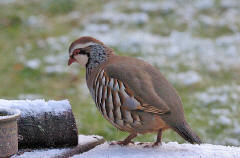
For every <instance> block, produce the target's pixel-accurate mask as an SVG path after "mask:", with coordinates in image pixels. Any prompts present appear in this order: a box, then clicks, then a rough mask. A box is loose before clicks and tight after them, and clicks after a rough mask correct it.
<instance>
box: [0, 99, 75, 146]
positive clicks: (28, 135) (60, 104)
mask: <svg viewBox="0 0 240 158" xmlns="http://www.w3.org/2000/svg"><path fill="white" fill-rule="evenodd" d="M0 106H7V107H9V108H14V109H19V110H20V111H21V117H20V119H19V120H18V138H19V139H18V146H19V149H24V148H49V147H69V146H76V145H77V144H78V130H77V126H76V121H75V118H74V116H73V113H72V109H71V106H70V104H69V102H68V101H67V100H63V101H48V102H45V101H44V100H34V101H29V100H27V101H22V100H21V101H20V100H14V101H7V100H0Z"/></svg>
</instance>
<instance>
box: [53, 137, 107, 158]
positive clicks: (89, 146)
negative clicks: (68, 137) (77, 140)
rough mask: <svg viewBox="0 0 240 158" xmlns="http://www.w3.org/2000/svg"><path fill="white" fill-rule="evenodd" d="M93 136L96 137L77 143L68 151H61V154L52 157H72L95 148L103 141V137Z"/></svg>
mask: <svg viewBox="0 0 240 158" xmlns="http://www.w3.org/2000/svg"><path fill="white" fill-rule="evenodd" d="M95 138H96V139H95V140H93V141H90V142H88V143H86V144H79V145H78V146H76V147H74V148H72V149H69V150H68V151H66V152H65V153H63V154H61V155H58V156H55V157H54V158H68V157H72V156H74V155H77V154H81V153H83V152H87V151H89V150H91V149H93V148H95V147H96V146H97V145H100V144H102V143H104V142H105V140H104V138H97V137H95Z"/></svg>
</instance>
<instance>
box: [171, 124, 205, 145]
mask: <svg viewBox="0 0 240 158" xmlns="http://www.w3.org/2000/svg"><path fill="white" fill-rule="evenodd" d="M172 128H173V129H174V130H175V131H176V132H177V133H178V134H179V135H180V136H181V137H182V138H183V139H185V140H186V141H188V142H190V143H191V144H194V143H197V144H201V143H202V141H201V139H200V138H199V137H198V136H197V134H195V133H194V132H193V131H192V129H191V128H190V126H189V125H188V124H187V123H186V122H184V123H182V124H179V125H177V126H173V127H172Z"/></svg>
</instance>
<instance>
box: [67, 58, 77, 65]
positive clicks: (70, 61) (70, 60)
mask: <svg viewBox="0 0 240 158" xmlns="http://www.w3.org/2000/svg"><path fill="white" fill-rule="evenodd" d="M74 62H76V59H74V58H72V57H70V58H69V60H68V66H70V65H71V64H72V63H74Z"/></svg>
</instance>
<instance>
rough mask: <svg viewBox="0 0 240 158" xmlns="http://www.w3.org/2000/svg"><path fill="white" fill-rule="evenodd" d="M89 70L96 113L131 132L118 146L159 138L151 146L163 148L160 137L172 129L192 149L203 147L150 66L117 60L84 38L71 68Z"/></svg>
mask: <svg viewBox="0 0 240 158" xmlns="http://www.w3.org/2000/svg"><path fill="white" fill-rule="evenodd" d="M74 62H78V63H79V64H80V65H82V66H84V67H86V82H87V86H88V88H89V90H90V93H91V96H92V98H93V100H94V101H95V104H96V106H97V109H98V110H99V111H100V113H101V114H102V115H103V117H104V118H105V119H107V120H108V121H109V122H110V123H111V124H112V125H113V126H115V127H116V128H118V129H119V130H122V131H126V132H129V133H130V135H129V136H128V137H127V138H126V139H125V140H123V141H119V142H117V144H120V145H127V144H129V143H130V142H131V140H132V139H133V138H135V137H136V136H137V134H145V133H149V132H151V133H158V135H157V140H156V142H155V143H154V144H153V146H155V145H158V144H161V139H162V132H163V131H164V130H166V129H173V130H174V131H175V132H177V133H178V134H179V135H180V136H181V137H182V138H184V139H185V140H186V141H188V142H190V143H192V144H193V143H197V144H200V143H201V140H200V138H199V137H198V136H197V135H196V134H195V133H194V132H193V131H192V129H191V128H190V126H189V125H188V123H187V122H186V120H185V118H184V111H183V107H182V102H181V98H180V97H179V95H178V94H177V92H176V90H175V89H174V88H173V86H172V85H171V84H170V83H169V82H168V81H167V80H166V79H165V77H164V76H163V75H162V74H161V73H160V72H159V71H158V70H157V69H156V68H154V67H153V66H152V65H150V64H148V63H146V62H144V61H142V60H139V59H135V58H131V57H125V56H119V55H116V54H115V53H114V51H113V50H112V49H111V48H109V47H107V46H106V45H104V43H102V42H101V41H99V40H97V39H95V38H92V37H89V36H84V37H80V38H79V39H77V40H76V41H74V42H73V43H72V44H71V45H70V48H69V61H68V65H71V64H72V63H74Z"/></svg>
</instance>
